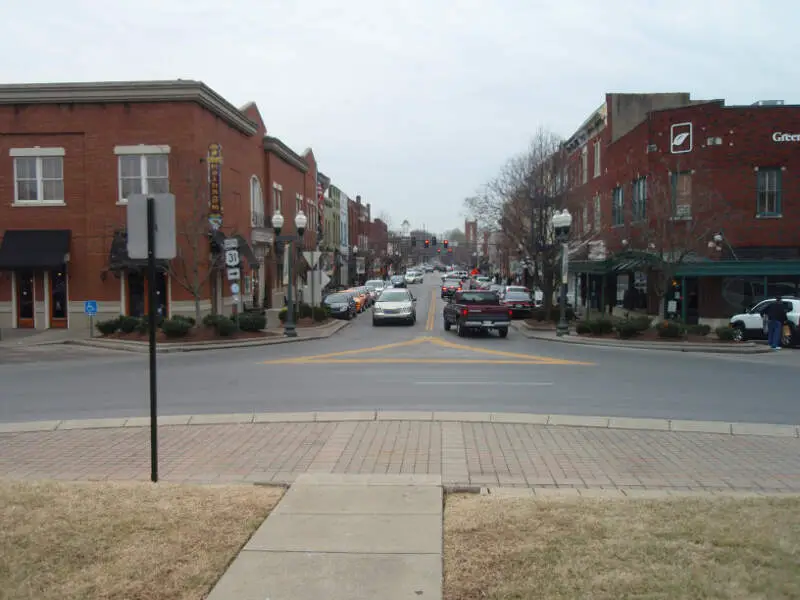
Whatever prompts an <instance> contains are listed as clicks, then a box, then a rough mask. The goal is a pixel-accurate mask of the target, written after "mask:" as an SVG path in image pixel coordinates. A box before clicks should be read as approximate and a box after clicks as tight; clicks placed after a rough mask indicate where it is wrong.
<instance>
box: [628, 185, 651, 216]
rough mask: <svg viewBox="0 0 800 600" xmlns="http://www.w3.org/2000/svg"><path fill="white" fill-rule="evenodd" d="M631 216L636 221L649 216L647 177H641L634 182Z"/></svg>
mask: <svg viewBox="0 0 800 600" xmlns="http://www.w3.org/2000/svg"><path fill="white" fill-rule="evenodd" d="M631 208H632V210H631V217H632V219H633V220H634V221H644V219H645V218H646V217H647V178H646V177H639V178H638V179H636V180H634V182H633V198H632V206H631Z"/></svg>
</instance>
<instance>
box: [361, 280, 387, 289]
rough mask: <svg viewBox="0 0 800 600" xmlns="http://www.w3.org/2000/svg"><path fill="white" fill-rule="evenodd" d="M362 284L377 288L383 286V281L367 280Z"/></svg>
mask: <svg viewBox="0 0 800 600" xmlns="http://www.w3.org/2000/svg"><path fill="white" fill-rule="evenodd" d="M364 285H366V286H367V287H368V288H374V289H377V288H382V287H383V282H382V281H368V282H367V283H365V284H364Z"/></svg>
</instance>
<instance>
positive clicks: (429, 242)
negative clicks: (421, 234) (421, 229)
mask: <svg viewBox="0 0 800 600" xmlns="http://www.w3.org/2000/svg"><path fill="white" fill-rule="evenodd" d="M425 247H426V248H430V247H431V241H430V240H425Z"/></svg>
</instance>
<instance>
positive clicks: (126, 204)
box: [117, 200, 128, 206]
mask: <svg viewBox="0 0 800 600" xmlns="http://www.w3.org/2000/svg"><path fill="white" fill-rule="evenodd" d="M117 206H128V201H127V200H117Z"/></svg>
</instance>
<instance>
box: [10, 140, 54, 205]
mask: <svg viewBox="0 0 800 600" xmlns="http://www.w3.org/2000/svg"><path fill="white" fill-rule="evenodd" d="M64 154H65V150H64V148H12V149H11V150H10V151H9V155H10V156H11V157H13V158H14V203H15V204H36V205H42V204H64Z"/></svg>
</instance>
